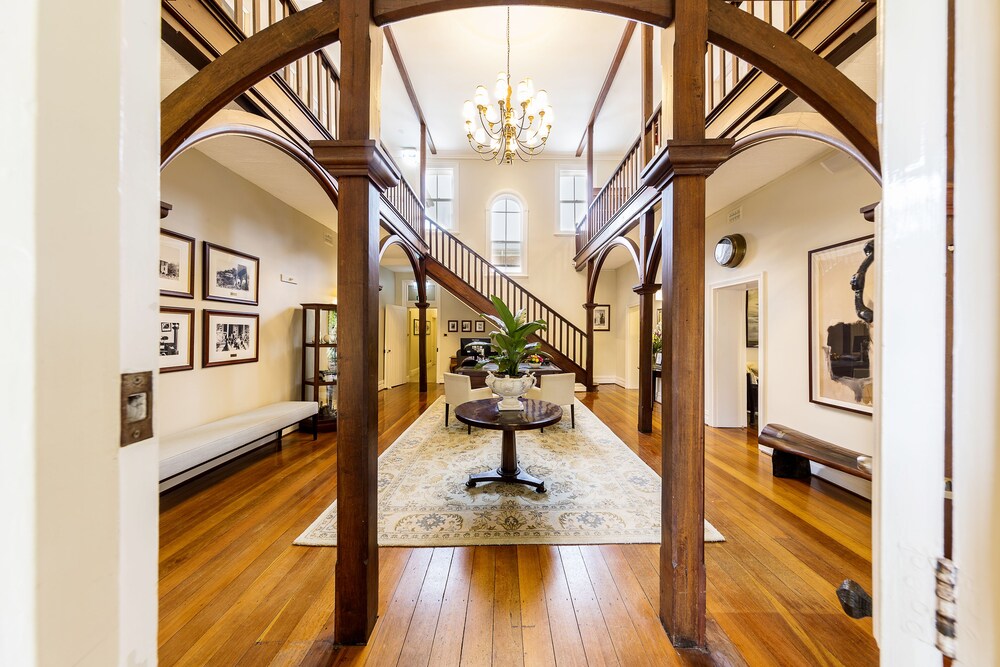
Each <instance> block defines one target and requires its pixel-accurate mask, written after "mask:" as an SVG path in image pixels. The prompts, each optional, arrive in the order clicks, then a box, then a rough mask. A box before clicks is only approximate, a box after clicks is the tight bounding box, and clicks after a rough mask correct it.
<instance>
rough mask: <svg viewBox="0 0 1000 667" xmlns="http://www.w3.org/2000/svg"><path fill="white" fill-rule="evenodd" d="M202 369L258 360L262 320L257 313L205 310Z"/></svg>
mask: <svg viewBox="0 0 1000 667" xmlns="http://www.w3.org/2000/svg"><path fill="white" fill-rule="evenodd" d="M203 316H204V320H203V325H202V332H201V337H202V354H201V366H202V368H211V367H212V366H227V365H229V364H249V363H253V362H256V361H257V352H258V350H259V348H260V336H259V334H260V330H259V326H260V319H259V317H258V316H257V313H233V312H227V311H224V310H206V311H203Z"/></svg>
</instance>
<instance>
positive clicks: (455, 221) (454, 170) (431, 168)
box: [423, 162, 460, 235]
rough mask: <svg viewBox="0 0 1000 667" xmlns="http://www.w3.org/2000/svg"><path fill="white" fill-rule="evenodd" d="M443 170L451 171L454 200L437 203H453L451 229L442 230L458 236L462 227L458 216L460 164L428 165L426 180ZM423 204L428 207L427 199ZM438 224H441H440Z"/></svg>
mask: <svg viewBox="0 0 1000 667" xmlns="http://www.w3.org/2000/svg"><path fill="white" fill-rule="evenodd" d="M443 170H450V171H451V193H452V198H451V199H450V200H447V199H436V200H435V201H451V227H444V226H443V225H442V229H445V230H447V231H449V232H451V233H452V234H456V235H457V234H458V233H459V227H460V225H459V215H458V200H459V197H458V193H459V189H458V171H459V169H458V164H457V163H455V162H434V163H433V164H428V165H427V172H426V178H428V180H429V178H430V176H431V174H432V173H433V172H435V171H443ZM423 203H424V206H425V207H426V206H427V199H425V200H424V202H423ZM434 222H438V221H437V220H435V221H434ZM438 224H440V223H439V222H438Z"/></svg>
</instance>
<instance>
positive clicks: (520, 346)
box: [480, 296, 548, 378]
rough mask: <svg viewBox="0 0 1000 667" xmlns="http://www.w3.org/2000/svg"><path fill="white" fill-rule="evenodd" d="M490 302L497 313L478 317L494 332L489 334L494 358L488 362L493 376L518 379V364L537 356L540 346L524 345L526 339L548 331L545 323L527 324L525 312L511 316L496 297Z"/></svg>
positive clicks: (535, 321)
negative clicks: (499, 375)
mask: <svg viewBox="0 0 1000 667" xmlns="http://www.w3.org/2000/svg"><path fill="white" fill-rule="evenodd" d="M490 301H492V302H493V307H494V308H496V309H497V314H496V315H487V314H486V313H482V314H480V317H482V318H483V319H484V320H486V321H487V322H489V323H490V324H492V325H493V326H495V327H496V328H497V330H496V331H492V332H490V341H491V347H492V348H493V350H494V351H495V354H494V355H493V356H492V357H490V361H492V362H493V363H495V364H496V365H497V372H498V373H499V374H501V375H506V376H507V377H512V378H515V377H521V375H522V373H521V371H520V364H521V363H522V362H523V361H524V360H525V359H526V358H528V357H529V356H531V355H533V354H537V351H538V348H539V347H540V344H539V343H537V342H534V343H533V342H528V336H530V335H531V334H533V333H535V332H537V331H542V330H545V329H547V328H548V324H547V323H546V322H545V320H534V321H532V322H528V321H527V320H528V316H527V312H526V311H525V310H524V309H523V308H522V309H521V310H519V311H517V313H511V312H510V308H508V307H507V304H505V303H504V302H503V301H501V300H500V298H499V297H496V296H491V297H490Z"/></svg>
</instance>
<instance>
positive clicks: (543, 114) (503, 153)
mask: <svg viewBox="0 0 1000 667" xmlns="http://www.w3.org/2000/svg"><path fill="white" fill-rule="evenodd" d="M494 93H495V94H496V98H497V103H496V105H492V104H490V96H489V92H488V91H487V90H486V86H479V87H478V88H476V95H475V98H474V99H475V101H474V102H473V100H466V101H465V107H464V116H465V130H466V136H467V137H468V138H469V145H470V146H472V150H474V151H476V153H478V154H479V156H480V157H481V158H482V159H483V160H484V161H486V162H491V161H494V160H495V161H496V162H497V164H503V163H505V162H506V163H507V164H513V163H514V157H515V156H517V157H518V158H519V159H521V160H523V161H524V162H527V161H528V160H530V159H531V158H532V157H534V156H535V155H538V154H539V153H541V152H542V151H543V150H544V149H545V142H546V141H548V138H549V132H550V131H551V130H552V107H550V106H549V95H548V93H546V92H545V91H544V90H539V91H538V93H537V94H536V93H535V84H534V82H533V81H532V80H531V78H530V77H528V78H525V79H521V81H520V82H519V83H518V84H517V103H518V104H517V106H515V104H514V103H513V101H512V96H513V94H514V90H513V89H512V88H511V85H510V7H508V8H507V71H506V72H500V73H499V74H498V75H497V83H496V88H495V89H494ZM477 118H478V120H479V127H475V125H476V120H477Z"/></svg>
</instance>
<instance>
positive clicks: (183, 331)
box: [160, 306, 194, 373]
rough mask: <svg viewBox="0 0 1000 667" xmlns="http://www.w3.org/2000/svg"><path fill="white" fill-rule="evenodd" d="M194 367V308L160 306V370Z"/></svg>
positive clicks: (167, 370)
mask: <svg viewBox="0 0 1000 667" xmlns="http://www.w3.org/2000/svg"><path fill="white" fill-rule="evenodd" d="M193 368H194V308H172V307H168V306H161V307H160V372H161V373H172V372H174V371H189V370H191V369H193Z"/></svg>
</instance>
